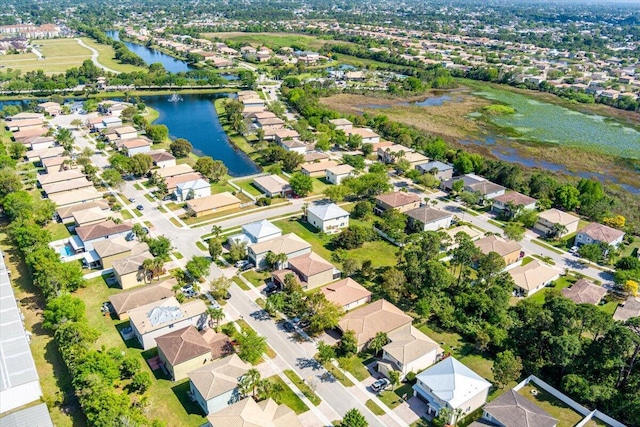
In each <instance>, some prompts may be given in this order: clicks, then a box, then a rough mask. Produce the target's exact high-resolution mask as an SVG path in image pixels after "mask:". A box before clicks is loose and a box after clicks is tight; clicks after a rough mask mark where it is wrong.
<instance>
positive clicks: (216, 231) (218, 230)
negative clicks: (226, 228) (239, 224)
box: [211, 225, 222, 239]
mask: <svg viewBox="0 0 640 427" xmlns="http://www.w3.org/2000/svg"><path fill="white" fill-rule="evenodd" d="M221 233H222V227H220V226H219V225H214V226H213V227H211V234H213V238H214V239H217V238H218V237H220V234H221Z"/></svg>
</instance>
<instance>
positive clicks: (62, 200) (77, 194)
mask: <svg viewBox="0 0 640 427" xmlns="http://www.w3.org/2000/svg"><path fill="white" fill-rule="evenodd" d="M100 199H102V193H100V192H99V191H98V190H96V189H95V188H93V187H87V188H83V189H80V190H74V191H65V192H63V193H56V194H52V195H50V196H49V200H51V201H52V202H53V203H55V204H56V206H57V207H58V208H63V207H66V206H71V205H76V204H78V203H86V202H93V201H96V200H100Z"/></svg>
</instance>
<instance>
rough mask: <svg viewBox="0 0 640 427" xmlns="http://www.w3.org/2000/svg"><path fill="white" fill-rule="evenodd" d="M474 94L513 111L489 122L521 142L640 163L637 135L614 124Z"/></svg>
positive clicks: (518, 99) (494, 94) (505, 95)
mask: <svg viewBox="0 0 640 427" xmlns="http://www.w3.org/2000/svg"><path fill="white" fill-rule="evenodd" d="M473 94H474V95H477V96H481V97H483V98H486V99H490V100H492V101H497V102H499V103H502V104H507V105H510V106H512V107H513V108H515V110H516V113H515V114H506V115H503V116H493V117H491V121H492V122H493V123H495V124H496V125H498V126H502V127H506V128H512V129H514V130H515V131H516V132H517V133H518V134H519V135H520V137H519V138H521V139H526V140H529V141H540V142H549V143H555V144H559V145H568V146H575V147H581V148H586V149H590V150H594V151H600V152H602V153H606V154H611V155H614V156H619V157H625V158H632V159H640V132H638V131H637V130H636V129H633V128H631V127H628V126H625V125H622V124H620V123H618V122H616V121H613V120H610V119H607V118H605V117H603V116H598V115H593V114H585V113H581V112H578V111H574V110H570V109H568V108H565V107H561V106H558V105H554V104H550V103H546V102H541V101H538V100H535V99H531V98H530V97H527V96H525V95H521V94H518V93H513V92H510V91H503V90H498V89H494V88H486V87H485V88H483V90H482V91H478V92H474V93H473Z"/></svg>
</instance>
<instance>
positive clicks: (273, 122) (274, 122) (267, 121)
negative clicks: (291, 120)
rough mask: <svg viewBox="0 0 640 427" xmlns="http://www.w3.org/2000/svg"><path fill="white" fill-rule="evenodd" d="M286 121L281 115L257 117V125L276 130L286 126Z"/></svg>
mask: <svg viewBox="0 0 640 427" xmlns="http://www.w3.org/2000/svg"><path fill="white" fill-rule="evenodd" d="M284 125H285V122H284V120H282V119H281V118H279V117H262V118H257V117H256V126H257V127H259V128H262V129H264V130H265V131H266V130H276V129H282V128H284Z"/></svg>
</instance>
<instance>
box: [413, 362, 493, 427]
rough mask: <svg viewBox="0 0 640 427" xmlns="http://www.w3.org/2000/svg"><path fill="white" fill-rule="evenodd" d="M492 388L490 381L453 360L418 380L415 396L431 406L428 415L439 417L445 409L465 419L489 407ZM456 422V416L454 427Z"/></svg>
mask: <svg viewBox="0 0 640 427" xmlns="http://www.w3.org/2000/svg"><path fill="white" fill-rule="evenodd" d="M490 388H491V383H490V382H489V381H487V380H485V379H484V378H482V377H481V376H480V375H478V374H476V373H475V372H473V371H472V370H471V369H469V368H467V367H466V366H465V365H463V364H462V363H460V362H459V361H458V360H457V359H456V358H455V357H452V356H450V357H447V358H446V359H444V360H442V361H440V362H439V363H436V364H435V365H433V366H432V367H430V368H429V369H427V370H426V371H424V372H422V373H420V374H419V375H418V376H417V377H416V384H415V385H414V386H413V395H414V396H417V397H418V398H420V399H421V400H422V401H424V402H425V403H426V404H427V405H428V407H427V414H428V415H430V416H432V417H437V416H438V414H439V413H440V411H441V410H442V409H443V408H447V409H449V410H451V411H456V410H457V409H459V410H461V411H462V414H461V417H462V416H464V415H465V414H469V413H470V412H473V411H475V410H476V409H478V408H480V407H481V406H482V405H484V404H485V402H486V401H487V396H488V394H489V389H490ZM453 418H454V414H452V415H451V420H450V423H453V422H454V421H455V420H454V419H453ZM459 418H460V417H459Z"/></svg>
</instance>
